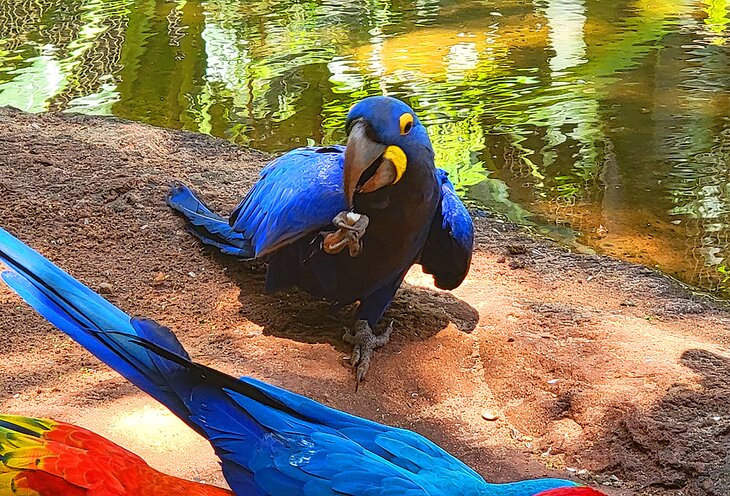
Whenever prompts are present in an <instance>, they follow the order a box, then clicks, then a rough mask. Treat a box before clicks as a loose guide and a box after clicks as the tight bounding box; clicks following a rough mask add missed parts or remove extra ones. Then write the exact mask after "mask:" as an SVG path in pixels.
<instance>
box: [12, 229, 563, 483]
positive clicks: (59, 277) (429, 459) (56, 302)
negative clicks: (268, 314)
mask: <svg viewBox="0 0 730 496" xmlns="http://www.w3.org/2000/svg"><path fill="white" fill-rule="evenodd" d="M0 260H1V261H2V262H4V263H5V264H6V265H8V267H9V268H10V271H9V272H5V273H3V280H5V281H6V282H7V283H8V285H9V286H10V287H11V288H12V289H14V290H15V291H16V292H18V294H19V295H20V296H21V297H23V298H24V299H25V300H26V301H27V302H28V303H29V304H30V305H31V306H32V307H33V308H35V309H36V310H37V311H38V312H39V313H40V314H41V315H43V316H44V317H46V318H47V319H48V320H49V321H50V322H52V323H53V324H54V325H56V326H57V327H58V328H59V329H61V330H62V331H64V332H66V333H67V334H68V335H69V336H71V337H72V338H73V339H75V340H76V341H77V342H79V343H80V344H81V345H83V346H84V347H86V348H87V349H88V350H89V351H90V352H92V353H93V354H94V355H95V356H97V357H98V358H99V359H101V360H103V361H104V362H105V363H107V364H108V365H109V366H111V367H112V368H114V369H115V370H116V371H117V372H119V373H120V374H122V375H123V376H124V377H126V378H127V379H128V380H130V381H131V382H133V383H134V384H136V385H137V386H138V387H140V388H141V389H143V390H144V391H146V392H147V393H149V394H150V395H152V396H153V397H154V398H156V399H157V400H158V401H160V402H161V403H163V404H164V405H165V406H167V407H168V408H170V410H171V411H172V412H173V413H175V414H176V415H178V416H179V417H180V418H181V419H182V420H183V421H185V422H186V423H188V425H190V426H191V427H193V428H194V429H195V430H196V431H197V432H199V433H200V434H201V435H203V436H205V437H206V438H207V439H208V440H209V441H210V443H211V444H212V445H213V447H214V448H215V451H216V453H217V455H218V456H219V457H220V459H221V461H222V467H223V473H224V475H225V477H226V479H227V481H228V483H229V484H230V486H231V487H232V488H233V490H234V491H235V492H236V494H239V495H241V496H243V495H246V496H248V495H260V496H299V495H301V496H315V495H316V496H320V495H338V496H343V495H345V496H347V495H349V496H396V495H398V496H402V495H406V496H429V495H430V496H447V495H454V494H459V495H461V496H496V495H500V496H532V495H535V494H537V493H539V492H541V491H544V490H546V489H549V488H554V487H569V486H574V485H575V484H574V483H572V482H570V481H563V480H558V479H543V480H538V481H524V482H519V483H514V484H488V483H487V482H485V481H484V480H483V479H482V478H481V477H480V476H479V475H478V474H477V473H476V472H474V471H473V470H471V469H470V468H469V467H467V466H466V465H464V464H463V463H461V462H460V461H459V460H457V459H456V458H454V457H453V456H451V455H450V454H448V453H447V452H446V451H444V450H442V449H441V448H439V447H438V446H436V445H435V444H433V443H432V442H430V441H428V440H427V439H425V438H423V437H422V436H419V435H418V434H416V433H414V432H411V431H407V430H403V429H395V428H392V427H388V426H385V425H382V424H378V423H375V422H372V421H369V420H365V419H362V418H359V417H355V416H353V415H350V414H347V413H344V412H341V411H338V410H334V409H332V408H329V407H326V406H324V405H322V404H320V403H317V402H314V401H312V400H310V399H308V398H305V397H303V396H300V395H297V394H294V393H292V392H289V391H286V390H284V389H281V388H278V387H275V386H272V385H269V384H266V383H264V382H261V381H258V380H255V379H252V378H242V379H235V378H233V377H230V376H228V375H225V374H223V373H221V372H218V371H216V370H214V369H211V368H209V367H205V366H203V365H200V364H196V363H194V362H192V361H191V360H190V358H189V356H188V355H187V353H186V352H185V350H184V349H183V347H182V345H181V344H180V342H179V341H178V340H177V339H176V338H175V336H174V335H173V334H172V332H170V331H169V330H168V329H167V328H165V327H162V326H160V325H159V324H157V323H155V322H154V321H152V320H148V319H137V318H130V317H129V316H128V315H126V314H125V313H124V312H122V311H121V310H119V309H118V308H116V307H114V306H113V305H112V304H111V303H109V302H108V301H106V300H105V299H104V298H102V297H101V296H99V295H97V294H96V293H94V292H93V291H91V290H90V289H89V288H87V287H86V286H84V285H83V284H81V283H80V282H78V281H76V280H75V279H73V278H72V277H71V276H69V275H68V274H67V273H65V272H63V271H62V270H61V269H59V268H58V267H56V266H55V265H53V264H52V263H51V262H49V261H48V260H46V259H45V258H44V257H42V256H41V255H40V254H38V253H36V252H35V251H33V250H32V249H31V248H29V247H27V246H26V245H24V244H23V243H21V242H20V241H19V240H17V239H16V238H14V237H13V236H12V235H10V234H9V233H8V232H6V231H4V230H2V229H0Z"/></svg>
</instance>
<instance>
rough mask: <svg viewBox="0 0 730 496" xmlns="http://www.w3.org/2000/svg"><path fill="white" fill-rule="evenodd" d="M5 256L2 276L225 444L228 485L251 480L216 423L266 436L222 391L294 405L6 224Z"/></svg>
mask: <svg viewBox="0 0 730 496" xmlns="http://www.w3.org/2000/svg"><path fill="white" fill-rule="evenodd" d="M0 262H2V263H4V264H5V265H7V266H8V268H9V269H10V270H7V271H5V272H3V273H2V279H3V280H4V281H5V283H6V284H7V285H8V286H10V288H11V289H13V290H14V291H15V292H16V293H18V295H20V296H21V297H22V298H23V299H24V300H25V301H26V302H27V303H28V304H29V305H30V306H31V307H33V309H35V310H36V311H37V312H38V313H39V314H40V315H41V316H42V317H44V318H46V319H47V320H48V321H49V322H50V323H52V324H53V325H54V326H56V327H57V328H58V329H60V330H61V331H63V332H65V333H66V334H68V335H69V336H70V337H71V338H73V339H74V341H76V342H78V343H79V344H80V345H81V346H83V347H84V348H86V349H87V350H88V351H89V352H91V353H92V354H93V355H94V356H96V357H97V358H98V359H100V360H101V361H103V362H104V363H106V364H107V365H109V366H110V367H111V368H113V369H114V370H115V371H116V372H118V373H119V374H121V375H122V376H123V377H124V378H126V379H127V380H129V381H130V382H132V383H133V384H134V385H135V386H137V387H139V388H140V389H142V390H143V391H144V392H146V393H147V394H149V395H150V396H152V397H153V398H155V399H156V400H157V401H159V402H160V403H162V404H163V405H165V406H166V407H167V408H169V409H170V411H172V412H173V413H174V414H175V415H177V416H178V417H179V418H180V419H182V420H183V421H184V422H185V423H187V424H188V425H189V426H190V427H191V428H193V429H194V430H195V431H197V432H198V433H199V434H201V435H202V436H203V437H205V438H206V439H208V440H210V441H211V442H212V443H213V445H214V447H216V451H220V450H221V449H222V450H223V451H222V452H219V456H221V458H222V460H223V465H224V473H225V474H226V478H227V479H228V480H229V483H231V485H234V484H235V486H236V487H243V488H247V487H248V486H249V484H251V483H252V482H251V480H250V477H249V475H250V474H248V472H247V471H246V470H245V469H243V468H242V467H240V466H238V465H236V464H233V465H231V463H230V461H229V460H227V457H226V456H225V451H226V450H225V439H224V436H223V435H222V434H221V433H220V432H218V430H217V429H218V428H217V427H211V424H212V425H213V426H220V425H228V426H230V427H231V428H235V429H236V430H237V431H238V432H240V433H241V434H242V435H243V436H244V437H245V438H247V439H249V440H257V439H261V438H263V436H264V429H263V428H262V426H261V423H260V422H259V421H257V420H256V419H254V418H253V417H251V416H250V415H249V414H248V413H247V412H246V411H244V410H241V409H240V406H238V405H234V403H233V401H232V400H231V399H230V398H229V397H228V396H227V395H226V393H225V392H224V391H225V390H235V391H237V392H239V393H241V394H242V395H244V396H245V397H246V398H250V399H251V400H252V401H254V402H257V403H258V404H261V405H267V406H269V407H272V408H275V409H277V410H278V411H281V412H290V413H294V412H293V410H291V409H290V408H289V407H288V406H287V405H285V404H283V403H281V402H280V401H278V400H276V399H275V398H273V397H272V396H270V394H268V393H267V392H265V391H264V389H265V388H264V387H261V386H257V385H256V383H255V381H250V382H246V381H239V380H237V379H234V378H233V377H230V376H228V375H226V374H223V373H221V372H218V371H216V370H213V369H210V368H208V367H205V366H203V365H199V364H196V363H194V362H192V361H191V360H190V357H189V355H188V354H187V352H186V351H185V349H184V348H183V346H182V344H180V342H179V341H178V340H177V338H176V337H175V335H174V334H173V333H172V332H171V331H170V330H169V329H167V328H166V327H163V326H161V325H159V324H158V323H156V322H155V321H153V320H150V319H144V318H136V317H130V316H129V315H127V314H125V313H124V312H122V311H121V310H120V309H119V308H117V307H115V306H114V305H112V304H111V303H110V302H108V301H107V300H106V299H104V298H103V297H101V296H100V295H98V294H97V293H95V292H94V291H92V290H91V289H90V288H88V287H87V286H85V285H83V284H82V283H81V282H79V281H77V280H76V279H74V278H73V277H72V276H70V275H69V274H67V273H66V272H64V271H63V270H61V269H60V268H58V267H57V266H55V265H54V264H53V263H52V262H50V261H49V260H47V259H46V258H45V257H43V256H42V255H41V254H39V253H38V252H36V251H35V250H33V249H32V248H30V247H29V246H27V245H25V244H24V243H23V242H21V241H20V240H18V239H17V238H15V237H14V236H13V235H11V234H10V233H8V232H7V231H5V230H4V229H2V228H0ZM212 405H215V411H212V410H213V409H212V408H210V407H211V406H212ZM251 444H252V445H253V442H252V443H251ZM221 446H223V447H221ZM244 494H258V493H254V492H250V491H248V492H244Z"/></svg>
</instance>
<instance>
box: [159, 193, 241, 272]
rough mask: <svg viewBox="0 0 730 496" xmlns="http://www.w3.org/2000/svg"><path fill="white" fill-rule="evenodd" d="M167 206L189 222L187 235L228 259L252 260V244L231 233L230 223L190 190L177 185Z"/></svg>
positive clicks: (238, 234)
mask: <svg viewBox="0 0 730 496" xmlns="http://www.w3.org/2000/svg"><path fill="white" fill-rule="evenodd" d="M167 204H168V205H169V206H170V207H172V208H173V209H175V210H177V211H178V212H180V214H182V215H183V216H184V217H185V218H186V219H187V221H188V231H190V232H191V233H192V234H193V235H195V236H197V237H198V238H199V239H200V240H201V241H202V242H203V243H205V244H206V245H211V246H215V247H216V248H218V249H219V250H220V251H221V252H223V253H225V254H226V255H233V256H235V257H241V258H253V257H254V249H253V246H251V240H249V239H246V238H244V237H243V235H242V234H240V233H237V232H235V231H233V230H232V229H231V226H230V225H229V224H228V219H226V218H224V217H221V216H220V215H218V214H216V213H215V212H213V211H212V210H211V209H209V208H208V207H207V206H206V205H205V204H204V203H203V202H202V201H201V200H200V199H198V197H197V196H195V193H193V192H192V190H191V189H190V188H188V187H187V186H185V185H184V184H182V183H180V182H177V181H176V182H174V183H173V185H172V188H171V189H170V192H169V193H168V194H167Z"/></svg>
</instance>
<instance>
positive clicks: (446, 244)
mask: <svg viewBox="0 0 730 496" xmlns="http://www.w3.org/2000/svg"><path fill="white" fill-rule="evenodd" d="M436 178H437V180H438V183H439V187H440V192H441V201H440V202H439V207H438V209H437V210H436V215H435V216H434V219H433V222H432V223H431V229H430V231H429V233H428V239H427V240H426V245H425V246H424V248H423V252H422V253H421V258H420V264H421V265H422V266H423V270H424V272H426V273H428V274H433V276H434V280H435V283H436V286H437V287H439V288H441V289H454V288H456V287H458V286H459V285H460V284H461V283H462V281H463V280H464V278H465V277H466V275H467V273H468V272H469V267H470V266H471V256H472V250H473V245H474V225H473V223H472V220H471V216H470V215H469V212H468V211H467V209H466V207H465V206H464V204H463V203H462V202H461V200H460V199H459V197H458V195H457V194H456V191H455V190H454V185H453V184H451V181H449V175H448V173H447V172H446V171H445V170H443V169H436Z"/></svg>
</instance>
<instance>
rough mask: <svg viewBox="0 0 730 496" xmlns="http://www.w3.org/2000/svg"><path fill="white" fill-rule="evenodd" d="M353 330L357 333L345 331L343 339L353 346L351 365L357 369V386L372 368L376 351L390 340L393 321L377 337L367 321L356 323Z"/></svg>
mask: <svg viewBox="0 0 730 496" xmlns="http://www.w3.org/2000/svg"><path fill="white" fill-rule="evenodd" d="M352 330H354V331H355V333H354V334H353V333H352V332H351V331H350V330H349V329H347V330H345V334H344V335H343V336H342V339H344V340H345V342H347V343H350V344H351V345H352V357H351V358H350V364H352V366H353V367H357V369H356V374H357V384H358V385H359V384H360V381H362V380H363V379H364V378H365V374H367V372H368V369H369V368H370V361H371V360H372V358H373V352H374V351H375V349H376V348H380V347H381V346H383V345H385V343H387V342H388V341H389V340H390V334H391V333H392V332H393V321H392V320H391V321H390V322H389V323H388V325H387V326H386V328H385V330H384V331H383V332H382V333H380V334H379V335H377V336H376V335H375V334H374V333H373V330H372V329H371V328H370V325H369V324H368V322H367V321H366V320H358V321H357V322H355V325H354V327H353V329H352Z"/></svg>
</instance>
